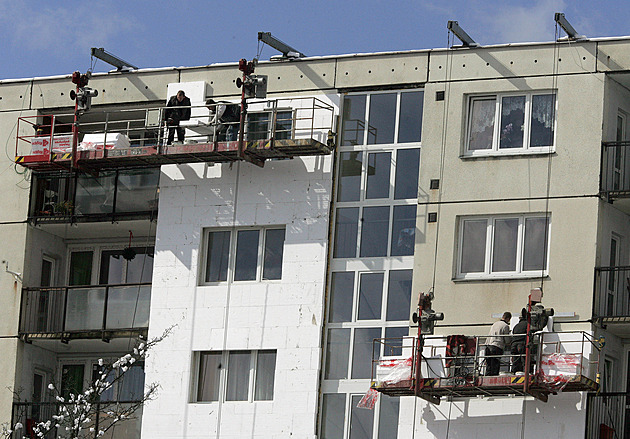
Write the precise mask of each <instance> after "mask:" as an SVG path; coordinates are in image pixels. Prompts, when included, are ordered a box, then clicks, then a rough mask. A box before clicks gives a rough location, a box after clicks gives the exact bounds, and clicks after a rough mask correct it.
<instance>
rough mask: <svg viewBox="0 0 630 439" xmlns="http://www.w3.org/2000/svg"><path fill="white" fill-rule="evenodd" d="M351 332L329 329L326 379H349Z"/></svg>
mask: <svg viewBox="0 0 630 439" xmlns="http://www.w3.org/2000/svg"><path fill="white" fill-rule="evenodd" d="M349 351H350V330H349V329H329V330H328V341H327V342H326V379H327V380H335V379H345V378H348V358H349Z"/></svg>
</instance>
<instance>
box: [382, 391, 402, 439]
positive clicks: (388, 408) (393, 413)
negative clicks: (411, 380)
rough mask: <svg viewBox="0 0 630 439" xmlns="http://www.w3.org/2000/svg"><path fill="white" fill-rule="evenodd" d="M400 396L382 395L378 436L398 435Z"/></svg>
mask: <svg viewBox="0 0 630 439" xmlns="http://www.w3.org/2000/svg"><path fill="white" fill-rule="evenodd" d="M399 410H400V398H399V397H397V396H387V395H381V407H380V410H379V415H378V437H379V438H395V437H398V412H399Z"/></svg>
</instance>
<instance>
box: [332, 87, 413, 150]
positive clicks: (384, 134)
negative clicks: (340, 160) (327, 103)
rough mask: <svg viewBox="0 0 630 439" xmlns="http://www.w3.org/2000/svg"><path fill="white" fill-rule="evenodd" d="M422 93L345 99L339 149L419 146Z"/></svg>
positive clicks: (380, 94) (356, 96) (361, 95)
mask: <svg viewBox="0 0 630 439" xmlns="http://www.w3.org/2000/svg"><path fill="white" fill-rule="evenodd" d="M423 102H424V91H423V90H415V91H398V92H396V91H394V92H385V93H382V92H377V93H369V94H360V95H347V96H345V97H344V100H343V130H342V141H341V145H342V146H356V145H383V144H394V143H398V144H400V143H411V142H420V136H421V131H422V110H423Z"/></svg>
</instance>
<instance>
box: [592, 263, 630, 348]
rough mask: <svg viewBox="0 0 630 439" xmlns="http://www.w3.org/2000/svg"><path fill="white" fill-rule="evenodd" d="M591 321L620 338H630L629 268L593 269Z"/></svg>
mask: <svg viewBox="0 0 630 439" xmlns="http://www.w3.org/2000/svg"><path fill="white" fill-rule="evenodd" d="M594 290H595V291H594V294H593V319H594V320H596V321H597V322H598V323H599V324H600V325H602V327H604V328H606V329H607V330H608V331H610V332H612V333H614V334H617V335H619V336H621V337H627V336H630V267H597V268H595V288H594Z"/></svg>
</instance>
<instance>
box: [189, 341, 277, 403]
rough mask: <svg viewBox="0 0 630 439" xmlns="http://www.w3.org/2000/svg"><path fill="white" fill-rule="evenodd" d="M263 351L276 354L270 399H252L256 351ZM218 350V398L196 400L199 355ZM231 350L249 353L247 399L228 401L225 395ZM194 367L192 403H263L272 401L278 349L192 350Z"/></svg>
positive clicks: (254, 388) (254, 390) (256, 361)
mask: <svg viewBox="0 0 630 439" xmlns="http://www.w3.org/2000/svg"><path fill="white" fill-rule="evenodd" d="M264 351H273V352H275V354H276V364H275V365H274V370H273V374H274V391H273V397H272V399H254V398H255V395H256V374H257V372H258V353H259V352H264ZM212 352H219V353H221V365H222V366H223V367H221V371H220V372H219V399H218V400H215V401H199V400H197V393H198V391H199V372H200V367H201V356H202V354H205V353H212ZM231 352H248V353H249V356H250V358H249V375H248V378H247V380H248V384H247V399H246V400H241V401H228V400H227V399H226V396H227V384H228V374H229V369H230V363H229V361H230V360H229V358H230V353H231ZM193 359H194V362H195V363H194V367H193V376H192V381H193V382H192V386H191V398H190V402H191V403H193V404H216V403H221V404H225V403H227V404H233V403H236V404H238V403H251V402H258V403H265V402H273V401H274V398H275V396H276V395H275V393H276V392H275V386H276V379H275V377H276V371H277V369H278V351H277V350H276V349H258V350H250V349H233V350H229V351H197V352H194V355H193Z"/></svg>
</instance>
